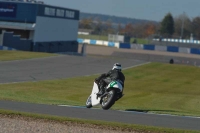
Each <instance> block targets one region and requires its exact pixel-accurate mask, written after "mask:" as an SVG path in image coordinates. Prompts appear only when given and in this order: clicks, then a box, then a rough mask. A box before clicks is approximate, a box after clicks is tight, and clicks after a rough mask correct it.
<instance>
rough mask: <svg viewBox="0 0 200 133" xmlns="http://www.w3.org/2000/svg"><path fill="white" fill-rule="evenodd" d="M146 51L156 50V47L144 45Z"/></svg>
mask: <svg viewBox="0 0 200 133" xmlns="http://www.w3.org/2000/svg"><path fill="white" fill-rule="evenodd" d="M143 49H144V50H155V45H144V47H143Z"/></svg>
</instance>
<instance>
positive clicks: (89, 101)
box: [86, 96, 92, 108]
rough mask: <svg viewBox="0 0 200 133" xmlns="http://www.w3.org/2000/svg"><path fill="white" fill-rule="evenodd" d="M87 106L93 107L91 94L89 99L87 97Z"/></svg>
mask: <svg viewBox="0 0 200 133" xmlns="http://www.w3.org/2000/svg"><path fill="white" fill-rule="evenodd" d="M86 107H87V108H91V107H92V100H91V96H89V97H88V99H87V101H86Z"/></svg>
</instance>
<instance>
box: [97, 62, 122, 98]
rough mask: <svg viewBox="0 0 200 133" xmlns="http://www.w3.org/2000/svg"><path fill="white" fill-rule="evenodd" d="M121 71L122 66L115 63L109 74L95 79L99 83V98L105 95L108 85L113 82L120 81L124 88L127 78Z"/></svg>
mask: <svg viewBox="0 0 200 133" xmlns="http://www.w3.org/2000/svg"><path fill="white" fill-rule="evenodd" d="M121 70H122V67H121V64H120V63H115V64H114V65H113V68H112V70H110V71H109V72H108V73H103V74H102V75H101V76H99V77H98V78H96V79H95V83H97V85H98V86H99V93H97V95H98V96H101V95H102V94H104V92H105V87H106V85H108V84H109V83H110V82H112V81H113V80H118V81H119V82H120V83H121V84H122V86H123V87H124V81H125V76H124V74H123V73H122V72H121Z"/></svg>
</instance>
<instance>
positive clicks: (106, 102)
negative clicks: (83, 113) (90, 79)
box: [86, 80, 123, 110]
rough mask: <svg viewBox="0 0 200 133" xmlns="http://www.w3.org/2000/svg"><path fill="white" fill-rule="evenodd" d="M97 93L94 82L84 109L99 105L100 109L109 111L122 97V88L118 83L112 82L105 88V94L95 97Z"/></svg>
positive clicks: (97, 89)
mask: <svg viewBox="0 0 200 133" xmlns="http://www.w3.org/2000/svg"><path fill="white" fill-rule="evenodd" d="M98 92H99V87H98V85H97V84H96V83H95V82H94V84H93V89H92V93H91V94H90V96H89V97H88V99H87V101H86V107H87V108H92V107H93V106H98V105H101V107H102V109H104V110H108V109H110V108H111V107H112V106H113V105H114V104H115V102H116V101H117V100H119V99H120V98H121V97H122V96H123V94H122V93H123V86H122V84H121V83H120V81H117V80H116V81H112V82H111V83H109V84H108V85H107V86H106V87H105V93H104V94H102V95H101V96H97V93H98Z"/></svg>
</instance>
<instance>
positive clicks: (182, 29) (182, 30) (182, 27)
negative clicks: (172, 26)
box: [180, 12, 185, 39]
mask: <svg viewBox="0 0 200 133" xmlns="http://www.w3.org/2000/svg"><path fill="white" fill-rule="evenodd" d="M184 24H185V12H183V19H182V26H181V37H180V39H182V38H183V32H184Z"/></svg>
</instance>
